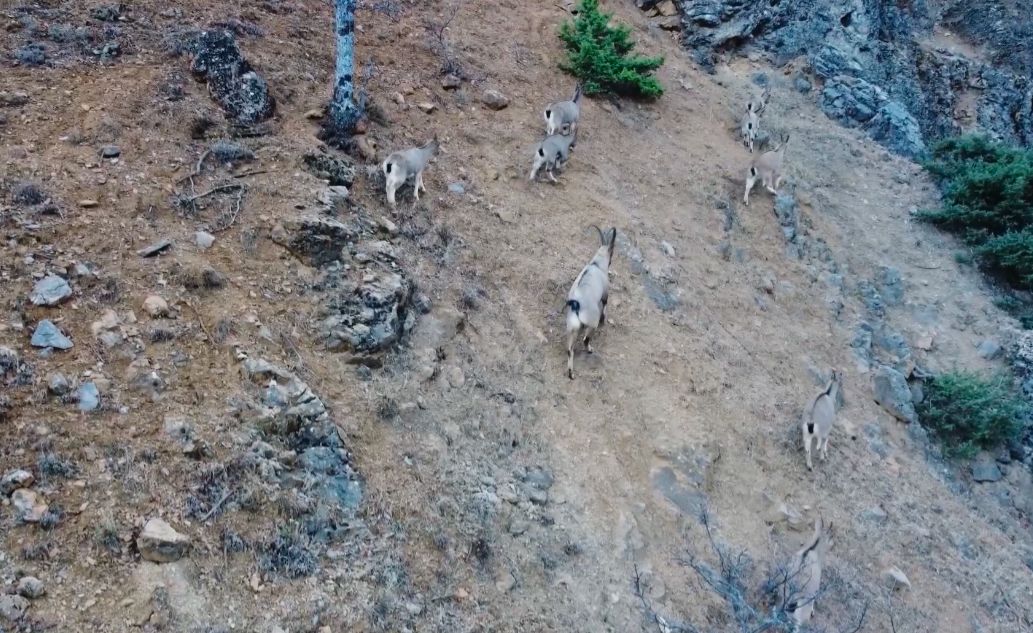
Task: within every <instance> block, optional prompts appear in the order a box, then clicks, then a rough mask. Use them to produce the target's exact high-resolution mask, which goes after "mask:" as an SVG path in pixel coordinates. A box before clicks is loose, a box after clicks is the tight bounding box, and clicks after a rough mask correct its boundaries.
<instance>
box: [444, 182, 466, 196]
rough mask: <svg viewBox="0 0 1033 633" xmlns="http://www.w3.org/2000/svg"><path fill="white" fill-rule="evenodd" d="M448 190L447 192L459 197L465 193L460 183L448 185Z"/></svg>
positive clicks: (464, 188)
mask: <svg viewBox="0 0 1033 633" xmlns="http://www.w3.org/2000/svg"><path fill="white" fill-rule="evenodd" d="M448 190H449V192H451V193H454V194H456V195H457V196H461V195H463V194H464V193H466V187H464V186H463V183H461V182H453V183H450V184H449V185H448Z"/></svg>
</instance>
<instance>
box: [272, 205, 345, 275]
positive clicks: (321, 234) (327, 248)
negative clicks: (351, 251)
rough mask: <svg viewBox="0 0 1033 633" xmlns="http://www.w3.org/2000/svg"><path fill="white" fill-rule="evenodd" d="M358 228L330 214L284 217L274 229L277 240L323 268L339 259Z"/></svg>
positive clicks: (306, 260) (296, 254)
mask: <svg viewBox="0 0 1033 633" xmlns="http://www.w3.org/2000/svg"><path fill="white" fill-rule="evenodd" d="M357 236H358V231H357V230H356V229H355V228H354V227H352V226H349V225H347V224H344V223H343V222H340V221H338V220H335V219H333V218H327V217H302V218H290V219H287V220H284V221H283V222H282V223H281V225H280V226H278V227H277V228H276V229H274V230H273V234H272V240H273V242H275V243H277V244H279V245H280V246H283V247H284V248H286V249H287V250H289V251H290V252H291V253H293V254H294V256H295V257H297V258H299V259H301V260H302V261H303V262H305V263H306V264H308V265H309V266H314V267H320V266H325V265H327V264H330V263H332V262H335V261H339V260H340V259H341V257H342V255H343V254H344V249H345V248H346V247H347V246H348V244H349V243H350V242H352V241H353V240H355V239H356V237H357Z"/></svg>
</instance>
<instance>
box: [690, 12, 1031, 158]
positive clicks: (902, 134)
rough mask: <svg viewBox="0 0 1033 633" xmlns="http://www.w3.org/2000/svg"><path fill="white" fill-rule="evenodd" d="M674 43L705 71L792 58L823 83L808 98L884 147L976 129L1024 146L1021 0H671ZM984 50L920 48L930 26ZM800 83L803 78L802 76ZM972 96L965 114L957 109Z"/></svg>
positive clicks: (912, 145) (1026, 55)
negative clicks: (733, 62) (969, 53)
mask: <svg viewBox="0 0 1033 633" xmlns="http://www.w3.org/2000/svg"><path fill="white" fill-rule="evenodd" d="M675 5H676V6H677V8H678V11H679V13H680V14H681V19H682V23H683V32H682V37H683V42H684V44H685V46H686V47H687V48H688V49H689V50H690V51H691V53H692V55H693V57H694V58H695V59H696V61H697V62H699V63H700V64H701V65H702V66H703V67H704V68H707V69H711V70H712V69H713V68H715V66H716V64H717V63H718V62H719V61H720V60H721V59H722V58H724V57H725V56H726V55H728V54H735V53H747V52H748V53H757V52H762V53H766V54H767V56H768V57H769V59H770V61H771V62H772V63H774V64H775V65H776V66H783V65H785V64H787V63H788V62H789V61H791V60H795V59H797V58H799V57H801V56H803V57H805V58H806V59H807V60H808V62H809V69H808V70H809V72H810V73H812V74H813V75H814V76H815V77H816V78H818V79H819V80H822V81H824V83H825V88H824V89H823V90H821V92H820V97H819V103H820V104H821V107H822V109H823V110H825V112H826V113H827V114H828V115H829V116H830V117H831V118H833V119H835V120H837V121H839V122H841V123H843V124H844V125H850V126H852V127H861V128H863V129H864V130H865V131H866V132H867V133H868V134H869V135H870V136H871V137H872V138H873V139H875V140H876V141H878V142H879V143H881V144H883V145H884V146H886V147H887V148H888V149H890V150H891V151H893V152H896V153H898V154H902V155H905V156H919V155H921V154H922V153H923V152H924V151H925V148H926V145H927V143H928V142H929V141H931V140H934V139H938V138H943V137H945V136H950V135H956V134H958V133H959V132H961V131H963V130H967V129H969V128H971V127H973V126H978V127H979V128H981V129H982V130H983V131H984V132H986V133H989V134H990V135H991V136H993V137H996V138H999V139H1002V140H1004V141H1007V142H1011V143H1015V144H1024V145H1030V144H1033V80H1031V74H1033V53H1030V47H1029V46H1028V41H1029V34H1030V32H1031V31H1033V17H1031V15H1033V14H1030V12H1029V11H1027V10H1025V9H1024V7H1023V6H1022V5H1021V4H1015V3H1011V2H1007V1H1006V0H988V2H985V3H972V2H957V0H924V1H921V2H909V3H881V2H874V1H865V2H854V1H851V0H797V1H794V2H745V1H743V0H675ZM937 23H939V24H940V25H942V26H943V28H944V30H949V31H952V32H954V33H958V34H960V35H961V37H962V38H963V39H965V40H966V41H967V43H969V44H973V45H975V47H977V48H980V47H985V48H986V49H987V50H991V51H993V52H991V53H989V57H988V58H987V59H982V58H979V59H977V58H974V57H971V58H970V57H966V56H964V55H960V54H958V53H957V52H955V51H952V50H947V49H946V48H943V47H936V46H935V45H933V46H930V45H929V44H928V36H929V35H931V33H932V29H933V27H934V25H935V24H937ZM805 81H806V79H805ZM966 104H972V107H973V108H974V111H970V112H966V111H965V105H966Z"/></svg>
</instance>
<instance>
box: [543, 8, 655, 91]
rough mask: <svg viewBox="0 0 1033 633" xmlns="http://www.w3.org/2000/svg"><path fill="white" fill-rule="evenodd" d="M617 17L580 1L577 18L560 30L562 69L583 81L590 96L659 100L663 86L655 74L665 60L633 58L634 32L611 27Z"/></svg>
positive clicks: (634, 55) (628, 29) (639, 56)
mask: <svg viewBox="0 0 1033 633" xmlns="http://www.w3.org/2000/svg"><path fill="white" fill-rule="evenodd" d="M612 17H613V16H612V15H611V14H609V13H604V12H602V11H600V10H599V1H598V0H580V2H579V3H578V6H577V17H576V18H574V20H573V21H568V22H564V23H563V24H562V25H561V26H560V39H561V40H563V43H564V45H566V48H567V59H566V60H565V61H564V62H562V63H561V64H560V68H562V69H563V70H565V71H567V72H568V73H570V74H572V75H574V76H575V77H577V78H578V79H580V80H581V83H582V89H583V90H584V93H585V94H587V95H594V94H617V95H626V96H632V97H646V98H657V97H659V96H661V95H663V93H664V88H663V86H661V85H660V82H659V81H657V79H656V77H654V76H653V72H654V71H656V69H658V68H660V66H662V65H663V63H664V58H663V57H661V56H657V57H644V56H642V55H636V54H633V53H632V51H633V50H634V48H635V42H634V41H633V40H632V39H631V28H630V27H628V26H627V25H625V24H615V25H611V24H610V19H611V18H612Z"/></svg>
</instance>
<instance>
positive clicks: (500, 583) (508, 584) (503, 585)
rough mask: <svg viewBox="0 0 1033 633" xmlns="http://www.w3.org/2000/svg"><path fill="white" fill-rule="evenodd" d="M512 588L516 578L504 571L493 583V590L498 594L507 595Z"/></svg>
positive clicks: (514, 585)
mask: <svg viewBox="0 0 1033 633" xmlns="http://www.w3.org/2000/svg"><path fill="white" fill-rule="evenodd" d="M513 587H516V578H515V577H514V576H513V574H512V573H510V572H508V571H504V572H502V573H501V574H499V577H498V579H497V580H496V581H495V588H496V589H498V590H499V592H500V593H509V592H510V591H511V590H512V589H513Z"/></svg>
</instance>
